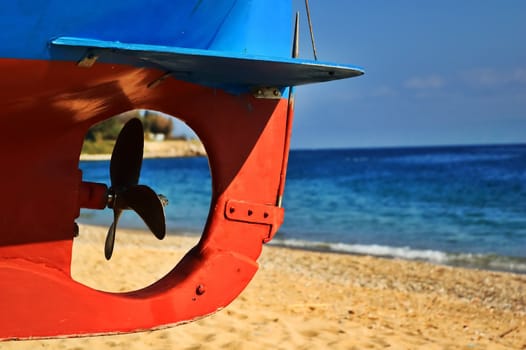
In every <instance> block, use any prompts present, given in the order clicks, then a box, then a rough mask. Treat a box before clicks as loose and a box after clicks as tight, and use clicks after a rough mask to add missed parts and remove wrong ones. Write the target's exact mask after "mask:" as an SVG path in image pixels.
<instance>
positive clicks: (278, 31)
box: [0, 0, 363, 340]
mask: <svg viewBox="0 0 526 350" xmlns="http://www.w3.org/2000/svg"><path fill="white" fill-rule="evenodd" d="M294 23H295V22H294V16H293V12H292V5H291V1H285V0H253V1H239V0H238V1H235V0H193V1H188V0H187V1H182V0H180V1H176V0H173V1H165V0H129V1H126V2H112V1H99V0H94V1H79V0H68V1H64V0H49V1H27V0H15V1H8V2H7V1H6V2H2V4H1V5H0V27H1V33H2V34H1V36H2V46H1V47H0V92H1V98H0V111H1V116H0V130H2V133H3V137H2V138H1V140H0V143H1V147H0V152H1V155H0V157H1V159H2V172H1V174H0V179H1V181H0V183H1V184H2V190H1V193H2V204H1V209H0V212H1V214H0V228H1V230H2V232H1V234H0V309H1V310H2V312H1V313H0V339H3V340H6V339H29V338H31V339H34V338H49V337H64V336H88V335H94V334H115V333H124V332H135V331H141V330H148V329H156V328H161V327H167V326H172V325H177V324H181V323H185V322H190V321H192V320H195V319H198V318H201V317H203V316H206V315H210V314H212V313H215V312H217V311H218V310H220V309H222V308H224V307H225V306H227V305H228V304H229V303H230V302H231V301H233V300H234V299H235V298H236V296H238V295H239V293H241V291H242V290H243V289H244V288H245V286H246V285H247V284H248V283H249V281H250V280H251V279H252V277H253V276H254V274H255V273H256V271H257V269H258V264H257V259H258V256H259V255H260V253H261V250H262V245H263V244H264V243H266V242H268V241H270V240H271V239H272V237H273V236H274V234H275V233H276V231H277V230H278V228H279V226H280V224H281V223H282V221H283V218H284V208H283V203H282V195H283V190H284V183H285V178H286V169H287V161H288V152H289V145H290V136H291V128H292V121H293V115H294V91H293V90H294V89H293V87H294V86H297V85H303V84H310V83H318V82H325V81H331V80H335V79H344V78H350V77H355V76H359V75H361V74H363V70H362V69H361V68H359V67H356V66H352V65H344V64H334V63H327V62H321V61H317V60H307V59H301V58H298V57H297V54H293V51H297V50H293V48H294V47H297V46H296V45H297V44H292V43H293V41H294V38H296V37H297V25H294ZM296 23H297V20H296ZM294 28H296V35H295V34H294V31H295V30H294ZM296 42H297V40H296ZM136 109H145V110H153V111H159V112H162V113H165V114H167V115H170V116H173V117H176V118H178V119H180V120H182V121H183V122H184V123H186V124H187V125H188V126H189V127H190V128H192V129H193V130H194V131H195V133H196V134H197V136H198V137H199V138H200V140H201V141H202V142H203V145H204V147H205V149H206V152H207V155H208V160H209V166H210V171H211V176H212V198H211V207H210V213H209V216H208V218H207V222H206V225H205V228H204V230H203V233H202V236H201V239H200V241H199V243H198V244H197V245H196V246H195V247H194V248H192V249H191V250H190V251H189V252H188V253H187V254H186V255H185V256H184V258H183V259H182V260H181V261H180V262H179V263H178V264H177V265H176V266H174V268H173V270H172V271H171V272H169V273H168V274H167V275H166V276H164V277H163V278H161V279H160V280H159V281H157V282H155V283H153V284H152V285H150V286H147V287H145V288H143V289H140V290H137V291H133V292H127V293H109V292H103V291H99V290H95V289H92V288H90V287H88V286H85V285H83V284H81V283H79V282H77V281H74V280H73V279H72V278H71V273H70V265H71V254H72V245H73V241H74V239H75V237H76V236H77V235H79V234H80V235H82V232H79V226H78V225H77V224H76V222H75V221H76V219H77V218H78V216H79V212H80V209H81V208H90V209H94V210H103V209H107V208H109V209H110V210H113V211H114V218H115V220H114V223H113V224H111V226H110V230H109V233H108V239H107V241H106V245H105V253H106V257H107V258H111V254H112V250H113V239H114V236H115V233H116V232H117V234H118V229H116V228H117V221H118V218H119V215H120V212H122V210H125V209H129V208H131V209H133V210H135V211H136V212H137V213H138V214H139V215H140V216H141V217H142V218H143V219H144V221H145V222H146V224H147V225H148V227H150V229H151V230H152V232H153V233H154V234H155V236H156V237H158V238H163V237H164V235H165V234H166V232H165V227H164V216H163V205H165V201H164V198H162V196H159V195H158V194H157V193H155V191H154V190H153V189H151V188H149V187H146V186H144V185H141V184H139V173H140V164H141V161H142V137H143V135H142V134H141V130H142V128H141V124H140V122H138V120H134V121H133V120H132V121H131V122H129V123H128V124H126V126H125V127H124V129H123V131H122V133H121V135H120V136H119V139H118V141H117V145H116V147H115V150H114V153H113V157H112V162H111V165H110V168H111V169H110V171H111V184H99V183H92V182H87V181H84V180H83V176H82V171H81V170H79V157H80V153H81V147H82V144H83V140H84V136H85V134H86V132H87V130H88V129H89V128H90V127H91V126H93V125H94V124H96V123H99V122H101V121H104V120H106V119H108V118H111V117H113V116H115V115H118V114H120V113H123V112H126V111H130V110H136ZM101 254H102V247H101Z"/></svg>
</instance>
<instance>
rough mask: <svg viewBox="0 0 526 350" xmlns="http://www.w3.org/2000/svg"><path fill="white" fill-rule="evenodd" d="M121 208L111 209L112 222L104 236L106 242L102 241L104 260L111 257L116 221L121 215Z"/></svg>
mask: <svg viewBox="0 0 526 350" xmlns="http://www.w3.org/2000/svg"><path fill="white" fill-rule="evenodd" d="M121 213H122V210H120V209H113V223H112V224H111V226H110V229H109V230H108V235H107V236H106V242H105V243H104V256H105V257H106V260H110V259H111V255H112V254H113V246H114V245H115V230H116V229H117V223H118V222H119V218H120V217H121Z"/></svg>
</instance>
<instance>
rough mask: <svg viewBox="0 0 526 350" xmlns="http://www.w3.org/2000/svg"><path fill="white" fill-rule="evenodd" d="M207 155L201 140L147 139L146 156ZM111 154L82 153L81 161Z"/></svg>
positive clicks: (108, 158)
mask: <svg viewBox="0 0 526 350" xmlns="http://www.w3.org/2000/svg"><path fill="white" fill-rule="evenodd" d="M175 157H206V151H205V148H204V146H203V144H202V143H201V142H200V141H199V140H167V141H145V142H144V158H175ZM110 159H111V154H109V153H108V154H107V153H99V154H87V153H82V154H81V155H80V160H81V161H96V160H110Z"/></svg>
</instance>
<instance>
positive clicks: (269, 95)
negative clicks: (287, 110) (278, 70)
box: [252, 87, 281, 100]
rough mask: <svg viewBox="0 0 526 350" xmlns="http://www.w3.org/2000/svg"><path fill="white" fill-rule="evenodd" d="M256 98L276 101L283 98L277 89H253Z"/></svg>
mask: <svg viewBox="0 0 526 350" xmlns="http://www.w3.org/2000/svg"><path fill="white" fill-rule="evenodd" d="M252 94H253V95H254V97H255V98H264V99H269V100H276V99H280V98H281V91H280V90H279V89H278V88H277V87H257V88H254V89H252Z"/></svg>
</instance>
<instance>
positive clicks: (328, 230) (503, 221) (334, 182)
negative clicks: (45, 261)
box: [79, 144, 526, 273]
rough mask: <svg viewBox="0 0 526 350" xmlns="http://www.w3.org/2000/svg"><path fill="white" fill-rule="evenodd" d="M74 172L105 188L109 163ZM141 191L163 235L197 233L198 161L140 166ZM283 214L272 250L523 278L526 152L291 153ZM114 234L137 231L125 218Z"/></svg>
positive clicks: (202, 163) (202, 204) (200, 216)
mask: <svg viewBox="0 0 526 350" xmlns="http://www.w3.org/2000/svg"><path fill="white" fill-rule="evenodd" d="M80 167H81V169H82V170H83V173H84V180H86V181H98V182H104V183H108V182H109V170H108V169H109V162H108V161H95V162H94V161H89V162H81V164H80ZM141 183H144V184H147V185H149V186H152V187H153V188H154V189H156V191H157V192H158V193H162V194H164V195H166V196H167V197H168V198H169V200H170V204H169V206H168V207H167V208H166V215H167V225H168V229H169V230H171V231H177V232H185V233H195V234H198V233H200V232H201V231H202V228H203V226H204V223H205V221H206V216H207V213H208V209H209V205H210V173H209V169H208V162H207V159H206V158H168V159H145V160H144V163H143V169H142V173H141ZM283 205H284V207H285V222H284V224H283V226H282V227H281V229H280V230H279V232H278V234H277V235H276V237H275V239H274V240H273V244H280V245H286V246H292V247H297V248H304V249H316V250H328V251H337V252H342V253H354V254H370V255H377V256H387V257H397V258H405V259H415V260H425V261H430V262H434V263H440V264H449V265H460V266H467V267H476V268H482V269H493V270H505V271H513V272H518V273H526V144H525V145H509V146H466V147H421V148H385V149H380V148H378V149H338V150H297V151H291V154H290V161H289V169H288V174H287V184H286V188H285V197H284V200H283ZM111 220H112V217H111V212H110V211H109V210H105V211H93V210H83V211H82V212H81V217H80V218H79V221H80V222H83V223H89V224H97V225H107V226H109V225H110V224H111ZM122 225H123V226H128V227H137V228H143V227H144V224H142V222H141V221H140V219H139V218H138V217H137V216H136V215H134V214H133V213H126V215H125V216H124V217H123V222H122Z"/></svg>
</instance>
